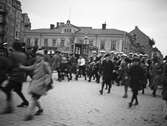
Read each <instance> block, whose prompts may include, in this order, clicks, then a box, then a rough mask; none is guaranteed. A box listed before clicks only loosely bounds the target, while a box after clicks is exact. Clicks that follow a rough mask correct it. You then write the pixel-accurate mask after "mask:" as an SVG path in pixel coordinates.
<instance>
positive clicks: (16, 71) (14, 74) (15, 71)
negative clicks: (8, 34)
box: [9, 51, 27, 82]
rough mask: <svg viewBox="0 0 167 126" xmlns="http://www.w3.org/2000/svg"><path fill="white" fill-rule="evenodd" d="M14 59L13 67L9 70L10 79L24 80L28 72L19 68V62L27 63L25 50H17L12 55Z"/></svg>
mask: <svg viewBox="0 0 167 126" xmlns="http://www.w3.org/2000/svg"><path fill="white" fill-rule="evenodd" d="M10 58H11V59H12V61H13V65H12V69H11V71H10V72H9V79H10V80H12V81H17V82H24V81H25V79H26V72H25V71H24V70H21V69H20V68H19V64H23V65H25V64H26V61H27V56H26V54H24V53H23V52H18V51H15V52H13V54H12V55H11V56H10Z"/></svg>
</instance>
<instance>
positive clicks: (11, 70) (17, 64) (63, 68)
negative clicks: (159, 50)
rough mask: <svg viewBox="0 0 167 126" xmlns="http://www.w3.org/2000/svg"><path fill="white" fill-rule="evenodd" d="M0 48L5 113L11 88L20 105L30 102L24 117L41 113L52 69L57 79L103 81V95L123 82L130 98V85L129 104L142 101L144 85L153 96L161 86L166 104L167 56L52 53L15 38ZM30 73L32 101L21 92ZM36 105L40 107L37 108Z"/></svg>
mask: <svg viewBox="0 0 167 126" xmlns="http://www.w3.org/2000/svg"><path fill="white" fill-rule="evenodd" d="M0 49H1V53H0V55H1V56H0V89H1V91H3V92H4V93H5V94H6V107H5V109H4V112H3V113H11V112H13V106H12V91H15V92H16V93H17V94H18V96H19V97H20V98H21V99H22V101H23V102H22V103H21V104H19V105H18V106H17V107H24V106H29V107H28V112H27V113H26V116H25V118H24V120H31V119H33V117H34V115H40V114H42V113H43V108H42V106H41V104H40V102H39V99H40V98H41V96H43V95H45V94H46V93H47V92H48V91H49V90H50V89H52V88H53V80H52V73H53V72H57V75H58V76H57V81H60V82H61V81H63V80H66V79H67V80H68V81H71V80H72V79H74V80H76V81H79V79H80V78H81V77H84V79H85V80H87V81H88V82H91V81H92V79H93V80H95V81H96V82H97V83H101V89H100V90H99V93H100V94H101V95H103V94H104V91H105V90H104V88H105V89H106V90H107V93H110V92H111V89H112V85H113V84H116V85H117V86H124V91H123V92H124V95H123V96H122V97H123V98H127V97H128V88H130V89H131V91H132V97H131V101H130V102H129V105H128V106H129V108H131V107H132V106H133V105H138V104H139V101H138V98H137V96H138V92H139V91H142V94H144V93H145V92H144V90H145V88H146V87H150V89H151V90H152V96H153V97H156V95H157V89H158V88H162V98H163V100H165V102H166V105H167V57H165V58H164V59H161V58H159V57H158V56H157V55H153V56H152V57H151V58H150V57H149V56H148V55H147V54H136V53H129V54H124V53H114V52H111V53H106V54H101V55H98V54H97V53H93V55H92V56H89V57H84V56H82V55H79V56H75V55H74V54H66V53H63V52H61V51H58V50H55V53H54V54H49V53H48V51H47V50H44V49H43V50H40V49H38V50H37V49H36V48H25V46H23V45H21V44H20V43H19V42H14V43H13V46H12V47H8V45H7V44H6V43H3V44H2V45H0ZM27 76H29V77H31V79H32V80H31V82H30V86H29V87H28V92H29V94H30V95H31V102H29V101H28V100H27V99H26V98H25V96H24V94H23V93H22V86H23V82H25V81H26V79H27ZM133 102H135V103H134V104H133ZM36 107H37V108H38V110H37V111H36V112H34V111H35V108H36ZM166 109H167V106H166ZM165 119H167V116H166V117H165Z"/></svg>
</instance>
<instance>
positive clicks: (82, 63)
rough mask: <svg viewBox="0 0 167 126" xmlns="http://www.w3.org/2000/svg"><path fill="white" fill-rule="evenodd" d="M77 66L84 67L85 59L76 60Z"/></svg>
mask: <svg viewBox="0 0 167 126" xmlns="http://www.w3.org/2000/svg"><path fill="white" fill-rule="evenodd" d="M78 65H79V66H84V65H85V59H84V58H81V59H78Z"/></svg>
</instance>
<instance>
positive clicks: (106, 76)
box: [99, 54, 114, 95]
mask: <svg viewBox="0 0 167 126" xmlns="http://www.w3.org/2000/svg"><path fill="white" fill-rule="evenodd" d="M113 69H114V64H113V62H112V61H111V60H110V54H107V55H105V60H104V61H103V63H102V77H103V81H102V85H101V90H100V91H99V92H100V94H101V95H102V94H103V89H104V85H105V84H106V85H107V87H108V93H110V90H111V85H112V83H111V81H112V80H113Z"/></svg>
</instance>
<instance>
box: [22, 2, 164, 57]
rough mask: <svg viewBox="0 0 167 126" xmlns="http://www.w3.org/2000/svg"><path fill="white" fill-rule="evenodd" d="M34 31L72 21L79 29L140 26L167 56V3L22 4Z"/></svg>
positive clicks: (129, 28) (130, 28)
mask: <svg viewBox="0 0 167 126" xmlns="http://www.w3.org/2000/svg"><path fill="white" fill-rule="evenodd" d="M20 1H21V2H22V10H23V12H26V13H28V14H29V17H30V20H31V23H32V28H33V29H36V28H49V25H50V24H55V25H56V22H66V21H67V20H68V19H70V21H71V23H72V24H73V25H76V26H91V27H93V28H101V25H102V23H104V22H106V23H107V28H116V29H119V30H124V31H127V32H130V31H132V30H133V29H134V27H135V26H138V27H139V29H140V30H142V31H143V32H144V33H145V34H147V35H148V36H149V37H150V38H154V40H155V41H156V47H158V48H159V49H160V51H161V52H162V53H163V54H164V55H167V42H166V41H167V0H20Z"/></svg>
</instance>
